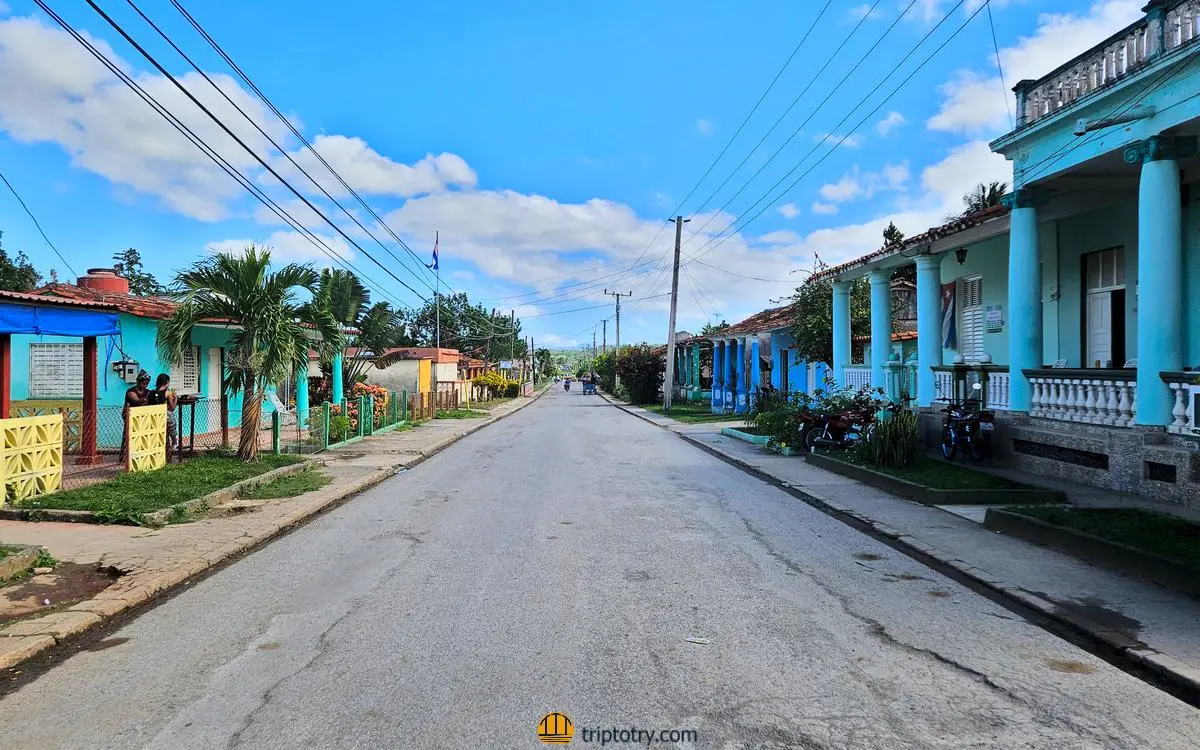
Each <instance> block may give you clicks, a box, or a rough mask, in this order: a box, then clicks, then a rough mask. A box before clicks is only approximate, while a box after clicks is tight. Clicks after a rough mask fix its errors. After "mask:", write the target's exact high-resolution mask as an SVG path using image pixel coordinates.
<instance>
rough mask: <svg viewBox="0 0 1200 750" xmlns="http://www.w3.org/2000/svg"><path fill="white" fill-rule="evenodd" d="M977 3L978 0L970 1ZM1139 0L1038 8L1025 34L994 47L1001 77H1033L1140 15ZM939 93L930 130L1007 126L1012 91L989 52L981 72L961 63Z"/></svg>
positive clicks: (1011, 79)
mask: <svg viewBox="0 0 1200 750" xmlns="http://www.w3.org/2000/svg"><path fill="white" fill-rule="evenodd" d="M976 4H978V3H976ZM1143 5H1145V3H1144V2H1143V0H1096V2H1094V3H1093V5H1092V6H1091V7H1090V8H1088V10H1087V11H1086V12H1084V13H1082V14H1072V13H1043V14H1041V15H1040V16H1038V25H1037V29H1036V30H1035V31H1034V32H1033V34H1032V35H1031V36H1026V37H1021V38H1020V39H1019V40H1017V43H1016V44H1014V45H1012V46H1008V47H1003V48H1001V50H1000V63H1001V65H1002V67H1003V70H1004V76H1005V80H1006V81H1007V82H1008V84H1010V85H1011V84H1012V83H1014V82H1016V81H1020V80H1022V79H1037V78H1040V77H1042V76H1044V75H1045V74H1047V73H1049V72H1050V71H1052V70H1054V69H1055V68H1057V67H1058V66H1059V65H1062V64H1063V63H1065V62H1067V61H1068V60H1070V59H1071V58H1073V57H1075V56H1076V55H1079V54H1081V53H1083V52H1086V51H1087V50H1088V49H1090V48H1091V47H1093V46H1094V45H1096V44H1097V43H1099V42H1101V41H1103V40H1104V39H1106V38H1107V37H1109V36H1110V35H1112V34H1113V33H1115V32H1117V31H1119V30H1120V29H1122V28H1124V27H1125V26H1127V25H1129V24H1130V23H1132V22H1133V21H1135V20H1137V19H1138V18H1141V17H1142V16H1143V13H1142V11H1141V9H1142V6H1143ZM941 92H942V94H943V96H944V97H945V100H944V101H943V102H942V105H941V107H940V108H939V109H938V111H937V113H936V114H934V116H933V117H931V118H930V119H929V121H928V123H927V125H928V127H929V128H931V129H933V130H945V131H950V132H959V133H973V134H985V133H995V132H999V131H1002V130H1004V129H1007V127H1008V112H1009V111H1010V110H1011V109H1012V107H1013V106H1015V103H1014V100H1013V96H1012V93H1011V92H1010V91H1008V90H1006V89H1005V88H1004V87H1003V86H1002V85H1001V82H1000V76H999V75H998V74H997V73H996V72H995V62H994V57H993V56H990V55H989V56H988V69H987V72H980V71H979V70H975V69H968V68H963V69H959V70H958V71H956V72H955V73H954V75H953V77H951V78H950V80H948V81H946V82H945V83H944V84H942V86H941Z"/></svg>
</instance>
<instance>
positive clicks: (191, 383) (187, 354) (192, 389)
mask: <svg viewBox="0 0 1200 750" xmlns="http://www.w3.org/2000/svg"><path fill="white" fill-rule="evenodd" d="M169 374H170V376H171V386H172V387H173V388H174V389H175V392H176V393H179V394H181V395H195V394H198V393H200V350H199V349H198V348H196V347H188V348H187V349H186V350H185V351H184V353H183V361H182V362H180V363H179V364H178V365H171V370H170V373H169Z"/></svg>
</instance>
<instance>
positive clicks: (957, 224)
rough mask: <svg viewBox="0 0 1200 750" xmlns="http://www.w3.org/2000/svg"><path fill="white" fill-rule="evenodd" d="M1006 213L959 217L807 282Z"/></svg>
mask: <svg viewBox="0 0 1200 750" xmlns="http://www.w3.org/2000/svg"><path fill="white" fill-rule="evenodd" d="M1008 211H1009V209H1008V207H1007V206H1004V205H998V206H992V207H991V208H985V209H984V210H982V211H977V212H975V213H973V214H969V215H967V216H959V217H957V218H955V219H952V220H950V221H948V222H946V223H945V224H943V225H941V226H940V227H934V228H933V229H930V230H928V231H926V232H924V233H922V234H918V235H915V236H913V237H907V238H905V239H904V241H903V242H900V243H897V244H895V245H887V246H884V247H881V248H879V249H878V250H876V251H874V252H871V253H867V254H866V255H864V256H862V257H861V258H856V259H854V260H852V261H848V262H846V263H843V264H841V265H840V266H831V267H830V268H826V269H824V270H821V271H818V272H817V273H814V274H813V275H812V276H810V277H808V280H809V281H821V280H822V279H832V278H836V277H837V276H840V275H841V274H843V273H845V272H846V271H851V270H854V269H855V268H859V267H861V266H865V265H867V264H868V263H871V262H872V261H876V260H881V259H883V258H887V257H889V256H892V255H895V254H897V253H900V252H902V251H904V250H908V249H911V248H916V247H921V246H922V245H928V244H929V243H931V242H933V241H934V240H940V239H941V238H943V237H948V236H950V235H952V234H957V233H959V232H962V231H964V230H967V229H971V228H972V227H977V226H979V225H980V224H984V223H986V222H988V221H991V220H992V219H998V218H1000V217H1001V216H1005V215H1006V214H1008Z"/></svg>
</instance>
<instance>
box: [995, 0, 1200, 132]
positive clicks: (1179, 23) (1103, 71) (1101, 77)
mask: <svg viewBox="0 0 1200 750" xmlns="http://www.w3.org/2000/svg"><path fill="white" fill-rule="evenodd" d="M1168 5H1169V3H1168ZM1160 34H1161V46H1162V49H1161V50H1159V49H1158V47H1159V44H1160V42H1159V38H1160V37H1159V35H1160ZM1198 36H1200V0H1176V2H1175V3H1174V5H1173V6H1171V7H1170V8H1169V9H1168V10H1167V14H1166V18H1165V20H1164V21H1163V22H1162V24H1161V28H1159V22H1157V21H1152V20H1151V18H1150V16H1147V17H1145V18H1143V19H1141V20H1140V21H1138V22H1137V23H1135V24H1133V25H1132V26H1129V27H1127V28H1125V29H1123V30H1122V31H1120V32H1118V33H1117V34H1115V35H1114V36H1111V37H1109V38H1108V39H1107V40H1105V41H1104V42H1102V43H1101V44H1099V45H1097V46H1096V47H1093V48H1092V49H1090V50H1088V51H1087V52H1085V53H1083V54H1082V55H1080V56H1079V57H1077V58H1075V59H1074V60H1072V61H1070V62H1069V63H1067V64H1066V65H1064V66H1062V67H1061V68H1058V69H1057V70H1055V71H1054V72H1053V73H1051V74H1050V75H1047V76H1045V77H1043V78H1041V79H1039V80H1037V81H1034V82H1033V83H1031V84H1027V85H1025V86H1020V85H1018V90H1017V111H1018V115H1019V116H1020V124H1021V125H1030V124H1032V123H1035V122H1037V121H1038V120H1040V119H1042V118H1044V117H1050V116H1051V115H1054V114H1055V113H1056V112H1058V111H1059V110H1060V109H1062V108H1063V107H1065V106H1067V105H1069V104H1072V103H1073V102H1076V101H1078V100H1080V99H1082V98H1084V97H1086V96H1088V95H1090V94H1092V93H1093V92H1095V91H1098V90H1099V89H1102V88H1104V87H1105V86H1108V85H1110V84H1112V83H1114V82H1116V81H1118V80H1120V79H1121V78H1123V77H1125V76H1127V75H1129V74H1131V73H1133V72H1136V71H1137V70H1138V69H1139V68H1141V67H1142V66H1144V65H1146V64H1147V62H1148V61H1149V60H1151V59H1152V58H1154V57H1156V56H1158V55H1159V54H1160V53H1165V52H1169V51H1171V50H1174V49H1177V48H1179V47H1182V46H1184V45H1186V44H1190V43H1191V42H1193V41H1195V40H1196V38H1197V37H1198Z"/></svg>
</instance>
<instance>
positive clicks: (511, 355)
mask: <svg viewBox="0 0 1200 750" xmlns="http://www.w3.org/2000/svg"><path fill="white" fill-rule="evenodd" d="M508 332H509V333H510V334H512V341H511V342H509V346H508V361H509V362H510V363H511V364H512V365H514V366H515V365H516V364H517V363H516V362H514V361H513V360H515V359H516V358H517V311H516V310H509V311H508Z"/></svg>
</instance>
